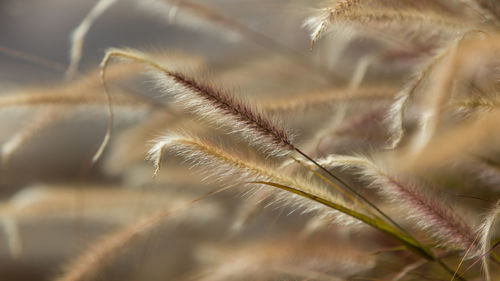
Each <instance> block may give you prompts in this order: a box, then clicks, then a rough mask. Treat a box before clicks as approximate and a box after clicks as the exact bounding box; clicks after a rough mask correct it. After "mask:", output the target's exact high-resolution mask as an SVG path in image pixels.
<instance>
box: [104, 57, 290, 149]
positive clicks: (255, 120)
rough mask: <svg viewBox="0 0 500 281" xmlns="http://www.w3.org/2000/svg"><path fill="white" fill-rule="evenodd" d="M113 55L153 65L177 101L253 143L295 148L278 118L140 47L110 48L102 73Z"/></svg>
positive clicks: (163, 86)
mask: <svg viewBox="0 0 500 281" xmlns="http://www.w3.org/2000/svg"><path fill="white" fill-rule="evenodd" d="M112 57H118V58H123V59H128V60H132V61H136V62H142V63H145V64H146V65H148V66H150V67H151V68H153V69H154V75H155V76H156V78H157V84H158V85H159V86H160V88H161V89H162V90H163V91H164V92H165V93H166V94H168V95H171V96H172V97H173V98H174V101H175V102H176V103H177V104H179V105H180V106H182V107H184V108H185V109H187V110H191V111H192V112H193V113H194V114H196V115H198V116H199V117H200V118H202V119H205V120H208V121H210V122H212V123H215V124H217V125H219V126H222V127H226V128H230V130H231V131H230V132H231V133H237V134H239V135H240V136H241V137H242V138H244V139H245V140H247V141H249V142H250V143H251V144H253V145H255V146H257V147H261V148H262V149H263V150H264V151H265V152H268V153H270V154H271V155H275V156H284V155H287V154H289V153H290V152H291V151H293V150H295V146H294V145H293V144H292V141H291V139H290V137H289V134H288V133H287V132H286V131H285V130H284V129H283V128H281V127H280V126H279V125H277V122H275V121H274V120H272V119H271V118H269V117H267V116H265V115H264V113H262V112H260V111H258V110H257V109H256V108H253V107H251V106H250V105H249V104H248V103H246V102H243V101H242V100H239V99H237V98H235V97H234V96H232V95H229V94H228V93H226V92H223V91H221V90H219V89H216V88H215V87H213V86H211V85H208V84H206V83H201V82H198V81H197V80H195V79H193V78H190V77H187V76H185V75H183V74H180V73H178V72H173V71H170V70H168V69H166V68H164V67H162V66H160V65H159V64H157V63H155V62H154V61H152V60H150V59H149V58H147V57H146V56H145V55H143V54H142V53H140V52H137V51H124V50H119V49H110V50H108V51H107V53H106V58H105V59H104V60H103V63H102V66H103V73H104V72H105V68H106V65H107V61H108V60H109V59H110V58H112Z"/></svg>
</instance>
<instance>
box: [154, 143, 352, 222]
mask: <svg viewBox="0 0 500 281" xmlns="http://www.w3.org/2000/svg"><path fill="white" fill-rule="evenodd" d="M166 150H169V151H172V152H174V153H175V154H177V155H179V156H182V157H183V158H184V159H186V160H187V161H189V162H191V163H192V165H194V166H200V167H211V168H215V169H216V170H217V173H212V172H213V171H212V170H211V168H208V170H210V174H216V175H217V177H218V178H217V179H218V180H219V181H223V182H225V183H227V182H229V183H231V182H232V184H230V185H236V184H239V185H247V186H252V187H255V185H256V183H259V182H275V183H278V184H281V185H284V186H288V187H293V188H295V189H297V190H300V191H302V192H304V193H307V194H311V195H313V196H316V197H319V198H323V199H324V200H328V201H330V202H332V203H335V204H336V205H340V206H348V207H349V208H351V209H352V208H353V206H350V204H348V203H347V202H345V201H344V200H342V199H341V198H340V197H339V196H338V195H336V194H334V193H332V191H331V189H330V188H328V187H327V186H323V185H320V184H319V183H315V182H305V181H303V180H302V179H301V177H294V178H292V177H289V176H286V175H283V174H281V173H278V172H277V171H276V170H275V169H274V168H273V167H272V166H270V165H266V164H264V163H252V162H250V161H248V160H246V159H243V158H241V157H237V156H235V155H233V154H232V153H228V152H227V151H226V150H224V149H223V148H221V147H217V146H215V145H213V144H211V143H209V142H207V141H203V140H200V139H198V138H195V137H190V136H183V135H179V134H170V135H166V136H163V137H161V138H159V139H158V140H157V141H156V142H155V144H154V145H153V147H152V148H151V150H150V152H149V157H148V158H149V159H150V160H152V161H154V163H155V166H156V173H157V171H158V170H159V169H160V167H161V161H162V159H163V156H164V154H165V151H166ZM274 198H275V200H274V201H275V202H278V203H279V202H281V201H283V202H286V203H287V205H288V206H292V207H293V206H295V207H297V208H300V209H303V210H304V212H315V211H317V210H325V208H324V207H323V206H321V205H319V204H316V203H314V202H312V201H310V200H307V199H304V198H301V197H298V196H296V195H293V194H291V193H289V192H285V191H281V190H280V191H279V192H277V194H276V196H275V197H274ZM326 210H328V209H326ZM329 212H330V214H331V215H332V217H334V218H335V220H337V218H338V221H339V222H340V221H341V222H343V223H358V222H357V221H356V220H354V219H352V218H349V217H348V216H346V215H344V214H342V213H340V212H339V211H337V210H333V209H331V210H329Z"/></svg>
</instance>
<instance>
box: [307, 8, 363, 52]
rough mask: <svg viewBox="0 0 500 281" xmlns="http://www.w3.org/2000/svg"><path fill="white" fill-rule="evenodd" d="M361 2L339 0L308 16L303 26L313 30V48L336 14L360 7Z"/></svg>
mask: <svg viewBox="0 0 500 281" xmlns="http://www.w3.org/2000/svg"><path fill="white" fill-rule="evenodd" d="M360 2H361V1H360V0H339V1H336V3H335V4H333V6H332V7H327V8H323V9H321V10H320V12H319V13H318V14H317V15H316V16H313V17H310V18H308V19H307V20H306V21H305V22H304V24H303V26H304V27H308V28H309V29H310V30H311V50H312V49H313V48H314V44H315V43H316V41H317V40H319V39H320V38H321V36H322V35H323V33H324V32H325V31H326V29H327V28H328V26H329V25H330V24H331V22H332V20H333V19H334V18H335V17H336V16H340V15H342V14H346V13H348V12H349V10H350V9H353V8H356V7H358V6H359V5H360Z"/></svg>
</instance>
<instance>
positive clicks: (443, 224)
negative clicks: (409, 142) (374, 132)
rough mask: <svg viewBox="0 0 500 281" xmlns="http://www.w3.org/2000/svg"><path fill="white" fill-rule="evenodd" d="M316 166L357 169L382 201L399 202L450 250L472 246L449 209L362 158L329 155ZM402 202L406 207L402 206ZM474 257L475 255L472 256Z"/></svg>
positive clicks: (466, 228)
mask: <svg viewBox="0 0 500 281" xmlns="http://www.w3.org/2000/svg"><path fill="white" fill-rule="evenodd" d="M319 163H320V164H321V165H323V166H325V167H331V168H344V169H347V168H356V169H359V170H360V174H361V177H362V178H364V179H366V180H367V181H369V182H370V183H371V184H370V186H371V187H375V188H376V190H377V192H378V193H380V194H381V195H383V196H384V197H385V198H387V199H389V200H392V201H396V200H397V201H398V206H401V207H402V208H403V209H404V210H405V211H406V212H407V213H408V215H409V218H410V219H412V220H415V221H416V222H417V225H418V226H419V227H420V228H421V229H423V230H426V231H427V232H428V233H429V232H431V235H432V236H433V237H435V238H436V239H438V240H439V241H441V243H443V244H445V245H449V246H455V247H459V248H460V249H468V248H469V247H471V246H474V240H475V239H474V237H475V235H474V231H472V229H471V228H470V226H469V225H468V224H467V223H465V221H464V220H463V219H462V218H461V217H459V216H458V215H457V214H456V213H454V212H453V211H452V209H451V207H450V206H445V205H443V204H442V203H439V202H438V201H437V200H435V199H432V198H431V197H430V196H426V195H425V194H423V193H422V192H421V191H420V190H419V189H418V188H417V187H416V186H412V185H410V184H408V183H404V182H403V181H401V180H399V179H397V178H396V177H394V176H392V175H390V174H389V173H387V172H386V171H384V170H383V169H382V168H380V167H379V166H377V165H376V164H375V163H373V162H372V161H370V160H369V159H367V158H364V157H355V156H340V155H330V156H328V157H326V158H324V159H321V160H320V161H319ZM401 201H404V202H405V203H406V204H402V202H401ZM475 254H477V253H475Z"/></svg>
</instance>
